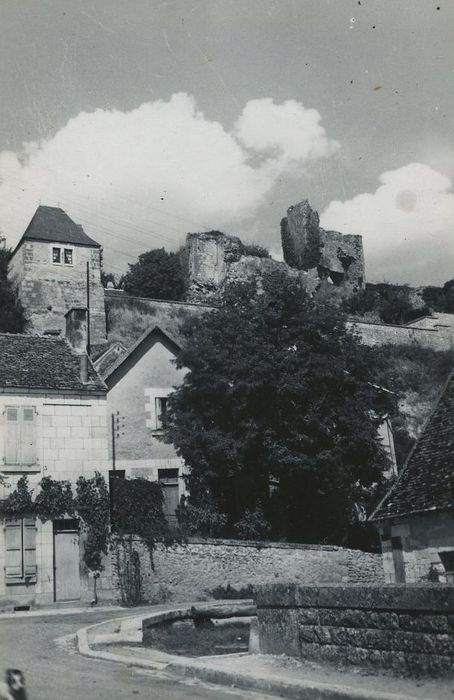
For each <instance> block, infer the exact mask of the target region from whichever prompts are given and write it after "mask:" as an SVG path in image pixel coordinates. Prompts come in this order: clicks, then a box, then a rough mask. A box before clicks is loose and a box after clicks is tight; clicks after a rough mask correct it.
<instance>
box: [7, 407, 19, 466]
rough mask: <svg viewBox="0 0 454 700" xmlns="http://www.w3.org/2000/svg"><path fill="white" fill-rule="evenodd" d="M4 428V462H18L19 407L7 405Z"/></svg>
mask: <svg viewBox="0 0 454 700" xmlns="http://www.w3.org/2000/svg"><path fill="white" fill-rule="evenodd" d="M5 423H6V429H5V462H6V464H18V461H19V449H18V448H19V409H18V408H12V407H7V409H6V420H5Z"/></svg>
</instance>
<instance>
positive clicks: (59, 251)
mask: <svg viewBox="0 0 454 700" xmlns="http://www.w3.org/2000/svg"><path fill="white" fill-rule="evenodd" d="M61 250H62V249H61V246H57V245H53V246H51V248H50V259H51V262H52V265H62V264H63V263H62V255H61ZM54 251H58V254H59V259H58V260H54Z"/></svg>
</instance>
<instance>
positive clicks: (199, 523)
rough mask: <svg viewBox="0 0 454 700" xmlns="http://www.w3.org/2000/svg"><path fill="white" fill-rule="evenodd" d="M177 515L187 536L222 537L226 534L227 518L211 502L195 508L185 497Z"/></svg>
mask: <svg viewBox="0 0 454 700" xmlns="http://www.w3.org/2000/svg"><path fill="white" fill-rule="evenodd" d="M177 515H178V522H179V523H180V528H181V531H182V532H183V533H184V534H185V535H200V536H201V537H222V536H223V535H224V534H225V533H224V530H225V526H226V524H227V516H226V514H225V513H221V512H220V511H219V510H218V509H217V507H216V506H215V504H214V503H213V502H212V501H211V500H207V501H206V502H205V504H204V505H200V506H194V505H192V504H191V503H188V502H187V501H186V499H185V498H184V496H183V498H182V499H181V503H180V505H179V507H178V511H177Z"/></svg>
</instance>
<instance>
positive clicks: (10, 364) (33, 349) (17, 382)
mask: <svg viewBox="0 0 454 700" xmlns="http://www.w3.org/2000/svg"><path fill="white" fill-rule="evenodd" d="M88 379H89V382H90V383H89V384H83V383H82V382H81V380H80V355H77V354H76V353H75V352H74V351H73V350H72V348H71V346H70V344H69V343H68V341H67V340H66V339H65V338H55V337H47V336H36V335H19V334H17V335H16V334H9V333H0V391H5V390H9V389H21V390H24V389H44V390H59V391H68V390H70V391H71V390H77V391H81V392H85V391H89V390H92V391H93V390H97V391H100V390H101V391H105V390H106V387H105V384H104V382H103V381H102V380H101V379H100V377H99V376H98V374H97V373H96V371H95V370H94V368H93V366H92V365H91V363H90V362H89V363H88Z"/></svg>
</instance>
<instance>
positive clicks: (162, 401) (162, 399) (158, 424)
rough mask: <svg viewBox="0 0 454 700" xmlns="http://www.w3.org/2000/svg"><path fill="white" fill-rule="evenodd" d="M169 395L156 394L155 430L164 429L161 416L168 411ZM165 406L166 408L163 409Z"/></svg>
mask: <svg viewBox="0 0 454 700" xmlns="http://www.w3.org/2000/svg"><path fill="white" fill-rule="evenodd" d="M168 399H169V397H168V396H155V399H154V406H155V430H164V427H163V424H162V418H161V416H163V415H164V416H165V415H166V413H167V401H168ZM163 408H164V410H162V409H163Z"/></svg>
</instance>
